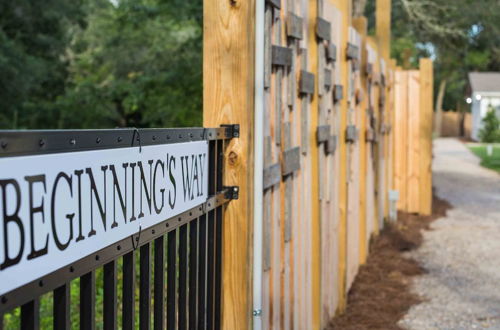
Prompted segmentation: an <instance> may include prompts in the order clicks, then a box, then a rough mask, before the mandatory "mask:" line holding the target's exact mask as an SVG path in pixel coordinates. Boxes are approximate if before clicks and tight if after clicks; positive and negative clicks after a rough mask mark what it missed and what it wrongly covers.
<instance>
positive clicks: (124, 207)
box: [109, 163, 128, 228]
mask: <svg viewBox="0 0 500 330" xmlns="http://www.w3.org/2000/svg"><path fill="white" fill-rule="evenodd" d="M122 166H123V172H124V177H125V190H124V191H125V197H123V194H122V190H121V189H120V185H119V184H118V177H117V176H116V170H115V165H109V169H110V170H111V174H113V223H112V224H111V228H115V227H118V222H116V192H117V191H118V199H119V200H120V206H121V207H122V212H123V220H124V222H125V223H127V167H128V163H124V164H122Z"/></svg>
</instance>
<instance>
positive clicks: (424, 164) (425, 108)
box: [420, 58, 434, 215]
mask: <svg viewBox="0 0 500 330" xmlns="http://www.w3.org/2000/svg"><path fill="white" fill-rule="evenodd" d="M432 101H433V71H432V60H431V59H429V58H423V59H420V116H421V117H420V141H421V143H422V145H421V147H420V150H421V153H420V177H421V182H420V187H421V190H420V214H422V215H430V214H431V213H432V168H431V166H432V123H433V118H432V117H433V113H434V111H433V109H432V104H433V102H432Z"/></svg>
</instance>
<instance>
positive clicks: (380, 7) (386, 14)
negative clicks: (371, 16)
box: [375, 0, 391, 59]
mask: <svg viewBox="0 0 500 330" xmlns="http://www.w3.org/2000/svg"><path fill="white" fill-rule="evenodd" d="M375 19H376V34H377V38H378V40H379V45H380V48H379V53H380V55H381V56H382V57H383V58H385V59H389V58H390V55H391V0H377V10H376V17H375Z"/></svg>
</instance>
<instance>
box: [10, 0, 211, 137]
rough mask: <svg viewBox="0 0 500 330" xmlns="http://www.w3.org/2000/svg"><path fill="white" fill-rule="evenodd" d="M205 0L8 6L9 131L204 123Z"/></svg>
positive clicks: (52, 0) (60, 0)
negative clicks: (203, 12) (18, 129)
mask: <svg viewBox="0 0 500 330" xmlns="http://www.w3.org/2000/svg"><path fill="white" fill-rule="evenodd" d="M201 68H202V1H201V0H196V1H182V0H113V1H110V0H78V1H65V0H48V1H43V2H40V1H30V0H19V1H10V2H7V1H1V2H0V106H1V107H2V111H1V113H0V127H1V128H105V127H168V126H195V125H200V124H201V106H202V76H201V75H202V72H201V70H202V69H201Z"/></svg>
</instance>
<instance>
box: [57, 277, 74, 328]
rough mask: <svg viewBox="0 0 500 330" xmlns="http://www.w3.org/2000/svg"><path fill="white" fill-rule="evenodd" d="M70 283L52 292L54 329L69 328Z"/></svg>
mask: <svg viewBox="0 0 500 330" xmlns="http://www.w3.org/2000/svg"><path fill="white" fill-rule="evenodd" d="M70 287H71V284H70V283H66V284H63V285H61V286H60V287H58V288H57V289H55V290H54V311H53V315H54V323H53V325H54V329H55V330H66V329H69V328H70V323H71V317H70V301H71V300H70V298H71V292H70Z"/></svg>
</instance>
